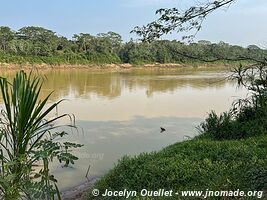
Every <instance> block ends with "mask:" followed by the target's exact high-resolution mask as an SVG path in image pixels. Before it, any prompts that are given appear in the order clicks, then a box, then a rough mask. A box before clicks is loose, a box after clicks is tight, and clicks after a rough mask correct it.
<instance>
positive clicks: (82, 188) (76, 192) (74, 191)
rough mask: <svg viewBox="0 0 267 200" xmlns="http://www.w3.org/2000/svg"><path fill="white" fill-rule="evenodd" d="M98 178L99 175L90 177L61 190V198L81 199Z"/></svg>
mask: <svg viewBox="0 0 267 200" xmlns="http://www.w3.org/2000/svg"><path fill="white" fill-rule="evenodd" d="M99 179H100V177H91V178H90V179H89V180H88V181H86V182H84V183H82V184H80V185H77V186H75V187H73V188H70V189H67V190H64V191H62V192H61V198H62V200H73V199H75V200H81V199H82V198H83V195H85V194H86V192H87V191H88V190H90V189H91V188H92V187H93V186H94V184H95V183H96V182H97V181H98V180H99Z"/></svg>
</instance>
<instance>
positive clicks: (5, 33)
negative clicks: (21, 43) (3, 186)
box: [0, 26, 14, 51]
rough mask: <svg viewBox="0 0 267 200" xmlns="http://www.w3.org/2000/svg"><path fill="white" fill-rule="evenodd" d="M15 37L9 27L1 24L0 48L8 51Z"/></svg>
mask: <svg viewBox="0 0 267 200" xmlns="http://www.w3.org/2000/svg"><path fill="white" fill-rule="evenodd" d="M13 38H14V32H13V31H12V30H11V29H10V28H9V27H6V26H0V49H2V50H4V51H6V50H7V47H8V44H9V43H10V41H11V40H12V39H13Z"/></svg>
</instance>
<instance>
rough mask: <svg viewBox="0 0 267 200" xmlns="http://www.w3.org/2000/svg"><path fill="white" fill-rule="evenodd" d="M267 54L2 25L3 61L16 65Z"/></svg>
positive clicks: (230, 60) (223, 59)
mask: <svg viewBox="0 0 267 200" xmlns="http://www.w3.org/2000/svg"><path fill="white" fill-rule="evenodd" d="M258 53H260V54H266V51H265V50H262V49H259V48H256V47H255V45H250V46H249V48H242V47H239V46H233V45H229V44H227V43H224V42H220V43H218V44H213V43H211V42H208V41H199V42H198V43H192V44H184V43H181V42H179V41H175V40H173V41H168V40H161V41H153V42H151V43H147V42H134V41H133V40H131V41H129V42H126V43H123V41H122V38H121V36H120V35H119V34H117V33H114V32H108V33H100V34H97V35H96V36H93V35H90V34H87V33H80V34H75V35H74V36H73V38H72V39H71V40H69V39H67V38H65V37H62V36H58V35H57V34H56V33H55V32H53V31H51V30H48V29H45V28H42V27H35V26H28V27H23V28H21V29H19V30H18V31H12V30H11V29H10V28H9V27H0V63H15V64H42V63H46V64H51V65H59V64H110V63H131V64H147V63H162V64H164V63H186V64H190V65H194V64H203V63H204V61H206V60H208V61H216V62H215V64H220V65H224V64H231V65H235V64H236V63H237V64H239V63H240V62H241V61H240V60H238V62H236V61H234V58H237V57H240V56H242V57H244V58H243V59H241V60H242V63H244V62H246V59H245V57H249V55H251V54H253V55H255V54H258Z"/></svg>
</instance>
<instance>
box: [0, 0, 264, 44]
mask: <svg viewBox="0 0 267 200" xmlns="http://www.w3.org/2000/svg"><path fill="white" fill-rule="evenodd" d="M203 1H204V0H198V2H203ZM196 2H197V1H196V0H23V1H21V0H5V1H4V0H3V1H2V2H1V7H2V9H1V12H0V26H9V27H11V28H12V29H13V30H18V29H19V28H21V27H23V26H41V27H44V28H47V29H50V30H53V31H55V32H57V34H59V35H62V36H66V37H68V38H71V37H72V35H73V34H75V33H81V32H82V33H90V34H92V35H96V34H97V33H103V32H108V31H114V32H117V33H119V34H120V35H122V37H123V39H124V41H128V40H129V39H130V38H134V39H135V38H136V36H135V35H134V34H130V31H131V30H132V29H133V28H134V27H135V26H137V25H139V26H141V25H144V24H147V23H148V22H151V21H153V20H154V19H156V16H155V11H156V10H157V9H159V8H171V7H181V8H183V9H185V8H188V7H189V6H191V5H193V4H194V3H196ZM265 19H267V1H266V0H237V2H236V3H235V4H233V5H232V6H230V7H229V8H228V9H223V10H219V11H216V12H215V13H213V14H211V15H210V16H209V17H208V18H207V19H206V20H205V22H204V24H203V28H202V30H201V31H200V32H199V33H198V34H197V36H196V39H195V40H196V41H197V40H210V41H212V42H219V41H224V42H228V43H231V44H237V45H242V46H247V45H250V44H256V45H258V46H260V47H266V46H267V34H266V33H267V26H266V20H265ZM166 38H167V39H178V40H179V39H180V35H177V34H172V35H170V36H166Z"/></svg>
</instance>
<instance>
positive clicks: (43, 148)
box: [0, 71, 81, 200]
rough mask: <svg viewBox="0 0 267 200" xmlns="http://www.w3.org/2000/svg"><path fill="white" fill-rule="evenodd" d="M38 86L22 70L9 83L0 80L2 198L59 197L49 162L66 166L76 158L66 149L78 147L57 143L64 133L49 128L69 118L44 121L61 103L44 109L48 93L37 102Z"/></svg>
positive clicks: (37, 79) (40, 84)
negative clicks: (0, 102)
mask: <svg viewBox="0 0 267 200" xmlns="http://www.w3.org/2000/svg"><path fill="white" fill-rule="evenodd" d="M41 87H42V81H41V78H40V77H35V76H34V75H33V74H32V73H31V74H30V75H27V74H26V73H25V72H23V71H21V72H18V73H17V74H16V76H15V78H14V80H13V82H12V83H9V82H8V81H7V79H6V78H1V79H0V88H1V93H2V97H3V101H4V109H3V110H2V111H1V121H0V196H2V197H3V198H4V199H12V200H13V199H19V198H20V197H23V198H27V199H54V196H55V195H56V194H57V196H58V198H60V195H59V191H58V189H57V186H56V182H57V181H56V179H55V178H54V176H53V175H52V174H51V173H50V171H49V162H51V161H52V160H53V158H57V159H58V160H60V162H61V161H63V162H64V163H65V166H68V165H69V163H72V164H73V163H74V160H77V159H78V158H77V157H75V156H73V155H72V154H70V153H69V150H71V149H73V148H78V147H81V145H79V144H74V143H68V142H65V143H62V142H60V141H59V140H58V139H59V138H62V137H63V136H65V135H66V134H67V133H65V132H56V131H54V130H56V128H59V127H60V126H51V123H55V122H56V121H57V120H58V119H60V118H63V117H65V116H68V115H66V114H63V115H59V116H57V117H56V118H53V119H50V120H46V118H47V117H48V115H49V114H50V113H51V112H52V111H53V110H54V109H55V108H56V107H57V106H58V104H59V103H60V102H61V101H59V102H57V103H53V104H52V105H50V106H47V102H48V100H49V97H50V95H51V94H50V95H48V96H47V97H46V98H44V100H40V99H39V94H40V91H41ZM70 126H72V125H70ZM63 158H64V159H63Z"/></svg>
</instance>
